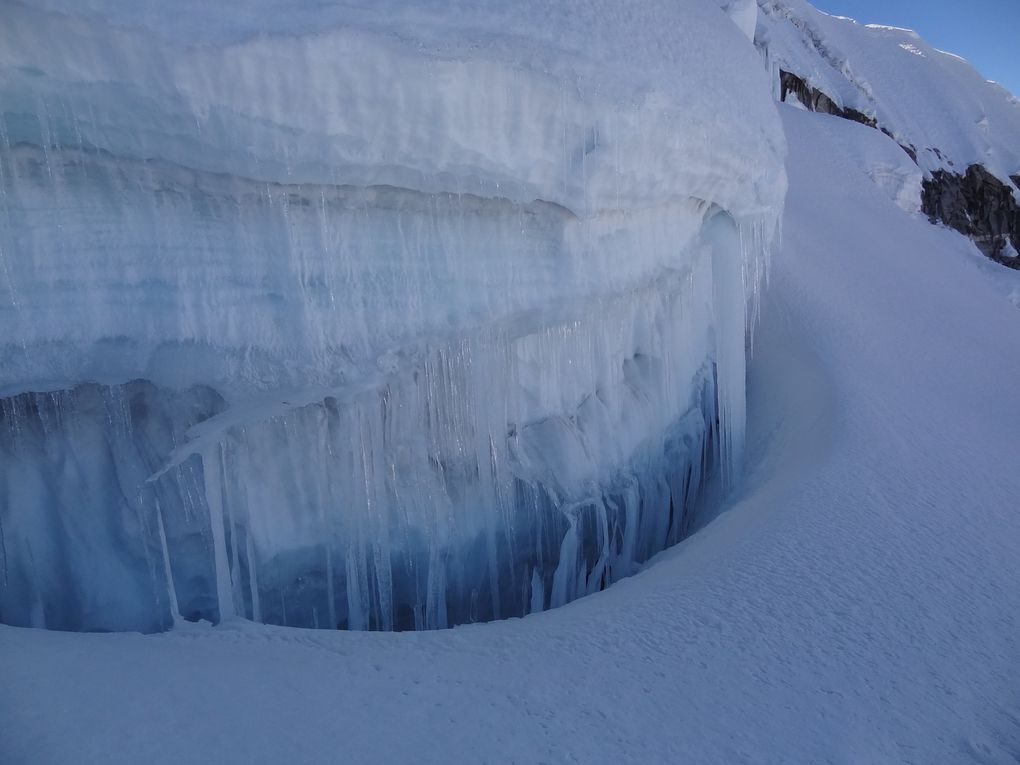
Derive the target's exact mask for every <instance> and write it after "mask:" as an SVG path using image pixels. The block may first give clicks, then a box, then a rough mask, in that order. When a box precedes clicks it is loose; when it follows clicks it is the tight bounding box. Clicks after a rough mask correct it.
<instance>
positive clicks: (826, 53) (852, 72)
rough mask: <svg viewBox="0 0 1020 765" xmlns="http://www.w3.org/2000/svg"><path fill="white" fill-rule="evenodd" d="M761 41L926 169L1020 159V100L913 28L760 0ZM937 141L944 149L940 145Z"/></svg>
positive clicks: (1004, 172) (1011, 165)
mask: <svg viewBox="0 0 1020 765" xmlns="http://www.w3.org/2000/svg"><path fill="white" fill-rule="evenodd" d="M758 6H759V10H760V13H759V15H758V27H757V31H756V37H755V40H756V44H757V45H759V46H760V47H763V48H766V49H767V51H768V57H769V59H770V61H771V62H772V64H773V65H774V66H775V67H777V68H782V69H784V70H786V71H788V72H792V73H793V74H796V75H797V76H798V77H800V78H801V79H803V80H805V81H806V82H807V83H808V84H809V85H811V86H812V87H814V88H817V89H818V90H821V91H823V92H824V93H825V94H826V95H828V96H829V97H830V98H832V99H833V101H835V103H836V104H837V105H838V106H840V107H844V108H847V107H848V108H852V109H856V110H857V111H859V112H861V113H863V114H866V115H868V116H871V117H874V118H876V119H877V120H878V124H879V126H880V127H882V128H885V129H886V130H889V131H890V132H891V133H892V135H893V136H894V137H895V139H896V141H898V142H899V143H900V144H902V145H903V146H912V147H914V148H915V149H916V150H917V159H918V163H919V165H920V166H921V168H922V169H923V170H925V171H931V170H937V169H955V171H956V172H958V173H963V172H964V171H965V170H966V168H967V166H968V165H971V164H982V165H984V166H985V167H986V168H987V169H988V170H989V171H990V172H991V173H992V174H993V175H995V176H997V177H998V178H999V179H1000V180H1002V181H1004V182H1005V183H1009V175H1012V174H1016V173H1017V171H1018V169H1020V146H1018V144H1017V140H1016V136H1017V135H1018V134H1020V102H1018V101H1017V100H1016V98H1014V97H1013V96H1012V95H1010V94H1009V92H1008V91H1006V89H1005V88H1003V87H1002V86H1000V85H998V84H996V83H993V82H988V81H987V80H985V79H984V78H983V77H982V76H981V75H980V74H979V73H978V72H977V71H976V70H975V69H974V68H973V67H972V66H971V65H970V64H969V63H967V61H965V60H964V59H962V58H960V57H959V56H955V55H953V54H950V53H945V52H943V51H940V50H937V49H935V48H933V47H931V46H930V45H928V43H926V42H925V41H924V40H923V39H921V37H920V36H919V35H918V34H917V33H916V32H914V31H912V30H909V29H898V28H896V27H887V26H880V25H875V24H869V25H862V24H859V23H857V22H856V21H854V20H853V19H848V18H844V17H840V16H830V15H828V14H826V13H823V12H822V11H819V10H817V9H816V8H814V7H813V6H811V5H810V4H809V3H807V2H806V1H805V0H758ZM936 150H937V151H936Z"/></svg>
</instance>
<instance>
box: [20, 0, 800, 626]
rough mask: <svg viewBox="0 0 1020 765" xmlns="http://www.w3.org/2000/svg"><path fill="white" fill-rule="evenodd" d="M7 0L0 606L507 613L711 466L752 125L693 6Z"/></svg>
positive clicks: (412, 615)
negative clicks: (212, 5)
mask: <svg viewBox="0 0 1020 765" xmlns="http://www.w3.org/2000/svg"><path fill="white" fill-rule="evenodd" d="M42 7H43V8H48V9H49V10H40V9H39V8H32V9H30V8H27V7H25V6H22V5H19V4H11V3H0V14H2V16H3V21H4V24H2V25H0V324H2V326H3V328H4V330H5V331H4V333H3V336H2V337H0V395H2V396H3V398H2V407H0V460H2V461H0V534H2V542H3V544H2V546H0V555H2V556H3V558H2V561H0V562H2V578H0V620H2V621H4V622H8V623H14V624H33V625H37V626H47V627H51V628H61V629H142V630H155V629H161V628H165V627H167V626H169V625H171V624H172V623H173V622H174V621H175V620H177V619H180V618H189V619H194V618H202V617H204V618H208V619H211V620H216V619H221V618H226V617H228V616H231V615H235V614H236V615H241V616H245V617H248V618H252V619H255V620H262V621H269V622H274V623H281V624H292V625H302V626H319V627H331V628H333V627H337V626H341V627H350V628H360V629H366V628H372V629H405V628H426V627H442V626H447V625H449V624H454V623H461V622H466V621H474V620H482V619H492V618H501V617H506V616H510V615H521V614H525V613H528V612H530V611H534V610H541V609H544V608H549V607H553V606H556V605H560V604H562V603H565V602H567V601H569V600H570V599H572V598H575V597H578V596H579V595H582V594H585V593H587V592H591V591H593V590H597V589H599V588H601V587H603V586H605V585H606V584H607V583H608V582H610V581H612V580H613V579H615V578H618V577H620V576H624V575H626V574H628V573H629V572H631V571H632V570H633V569H634V566H635V565H636V564H638V563H640V562H641V561H643V560H645V559H647V558H648V557H649V556H650V555H652V554H654V553H655V552H657V551H658V550H660V549H662V548H663V547H664V546H666V545H667V544H669V543H671V542H673V541H675V540H676V539H678V538H679V537H680V536H681V535H682V534H683V533H684V531H685V529H686V526H687V524H688V523H689V521H690V511H691V508H692V506H693V504H694V503H695V501H696V498H697V496H698V492H699V489H700V487H701V486H702V484H703V482H704V481H705V480H706V475H707V474H708V473H709V472H710V471H711V470H712V469H718V470H720V471H721V472H722V475H723V478H724V480H726V481H733V480H735V477H736V476H737V475H738V474H739V465H740V454H741V448H742V439H743V430H742V429H743V410H744V400H743V374H744V367H743V360H744V336H745V326H746V323H747V316H748V306H749V305H750V306H753V305H754V295H755V292H756V289H757V286H758V285H759V283H760V282H761V278H762V275H763V271H764V265H765V262H766V258H767V250H768V243H769V241H770V240H771V238H772V236H773V232H774V227H775V224H776V220H777V219H778V214H779V210H780V207H781V200H782V196H783V193H784V191H785V179H784V176H783V171H782V152H783V150H784V149H783V143H782V138H781V133H780V131H779V126H778V124H777V121H776V117H775V114H774V111H773V106H772V103H771V100H770V89H769V84H768V80H767V76H766V73H765V72H764V71H762V70H761V67H760V62H759V60H758V57H757V55H756V54H755V52H754V49H753V47H752V46H751V44H750V42H749V41H748V40H747V39H746V38H745V37H744V36H743V35H742V34H741V32H740V30H739V29H738V28H737V27H736V26H735V25H734V24H733V23H732V22H731V21H730V20H729V19H728V18H727V17H726V16H725V15H724V14H723V12H722V11H721V10H720V9H719V8H718V7H717V6H716V5H715V4H713V3H711V2H707V0H706V2H695V1H693V0H692V1H691V2H685V3H675V2H670V3H663V4H661V5H659V4H656V3H648V4H642V6H641V7H640V8H635V9H631V10H629V11H628V12H626V13H623V12H621V10H620V8H619V7H617V5H616V4H614V3H597V2H592V3H581V4H576V5H575V4H570V7H569V8H568V7H567V6H566V5H563V6H561V5H558V4H551V5H550V4H535V5H531V4H527V3H525V4H520V5H518V6H515V7H514V8H504V7H493V8H488V7H487V5H486V4H481V5H479V4H474V3H465V4H450V3H430V2H418V3H410V4H408V3H401V4H388V3H374V4H364V5H359V4H353V5H350V6H344V7H343V8H338V9H333V10H326V11H323V10H321V9H320V8H317V7H315V8H313V7H312V6H311V5H308V6H306V5H304V4H302V3H294V4H289V5H287V6H286V8H284V6H283V5H278V4H275V3H271V2H260V3H255V4H245V5H244V6H243V7H238V8H234V9H233V10H234V11H235V13H233V14H231V13H230V12H229V10H230V9H226V10H225V9H223V8H220V7H219V6H217V8H216V9H212V10H210V9H206V8H203V7H202V6H201V5H200V4H195V6H194V7H191V6H190V4H188V3H184V4H182V5H181V6H180V7H177V6H175V9H174V12H173V13H170V12H169V11H168V10H167V9H166V8H163V7H162V6H160V5H158V4H148V3H139V4H128V5H125V6H123V7H122V6H119V5H117V4H116V3H113V2H109V3H106V2H99V3H91V4H89V5H88V6H78V5H77V4H71V5H70V6H67V5H65V4H61V3H59V2H45V3H43V4H42ZM720 93H726V97H725V98H720V96H719V94H720ZM738 111H739V114H738ZM752 311H753V308H752Z"/></svg>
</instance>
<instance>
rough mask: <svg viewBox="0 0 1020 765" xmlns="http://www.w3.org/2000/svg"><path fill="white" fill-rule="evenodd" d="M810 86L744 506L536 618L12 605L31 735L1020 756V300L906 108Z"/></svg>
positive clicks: (280, 753) (253, 757) (207, 756)
mask: <svg viewBox="0 0 1020 765" xmlns="http://www.w3.org/2000/svg"><path fill="white" fill-rule="evenodd" d="M780 109H781V111H782V117H783V121H784V124H785V129H786V134H787V137H788V139H789V141H790V143H791V145H793V146H795V147H797V150H796V151H795V152H793V153H792V154H791V155H790V157H789V159H788V169H789V177H790V183H791V185H790V193H789V198H788V201H787V207H786V213H785V220H784V242H783V248H782V252H781V253H780V254H779V255H778V256H777V258H776V261H775V263H774V271H773V274H772V280H771V287H770V289H769V291H768V293H767V295H766V304H765V305H764V307H763V313H762V320H761V324H760V326H759V329H758V332H757V334H756V338H755V354H754V357H753V360H752V362H751V365H750V369H749V401H750V412H751V420H750V433H749V449H750V466H749V471H748V474H747V476H746V480H745V488H744V491H743V493H742V494H741V495H740V496H739V497H738V498H736V499H735V500H734V501H733V502H732V503H731V504H730V506H729V507H728V509H726V510H725V512H722V513H721V514H719V515H718V516H717V517H715V518H713V519H709V520H708V521H707V522H706V523H705V524H704V525H703V527H702V528H700V529H699V530H698V531H697V532H696V533H695V534H694V535H693V536H691V537H689V538H688V539H687V540H686V541H684V542H682V543H681V544H680V545H678V546H677V547H676V548H674V549H672V550H670V551H668V552H666V553H664V554H662V555H661V556H659V558H657V559H656V560H655V561H653V562H652V563H651V564H650V565H649V566H647V567H646V569H645V570H644V571H642V572H641V573H640V574H638V575H636V576H634V577H632V578H630V579H627V580H624V581H623V582H621V583H619V584H616V585H614V586H613V587H611V588H610V589H608V590H606V591H604V592H601V593H599V594H596V595H593V596H591V597H588V598H584V599H582V600H579V601H576V602H574V603H572V604H570V605H568V606H566V607H564V608H561V609H557V610H555V611H552V612H547V613H543V614H537V615H532V616H528V617H526V618H524V619H520V620H510V621H506V622H500V623H493V624H487V625H475V626H469V627H459V628H456V629H452V630H446V631H438V632H430V633H402V634H368V633H360V634H359V633H330V632H323V631H303V630H295V629H284V628H274V627H258V626H253V625H251V624H249V623H247V622H241V621H237V622H228V623H225V624H223V625H221V626H220V627H218V628H195V629H191V630H185V631H174V632H171V633H167V634H163V635H158V636H141V635H131V634H118V635H82V634H63V633H56V632H44V631H36V630H28V629H20V628H10V627H4V628H0V676H2V677H3V678H4V683H3V691H2V696H0V705H2V706H0V710H2V714H0V742H2V744H0V746H3V747H4V753H5V761H6V762H11V763H52V762H104V763H113V762H141V761H144V762H175V763H176V762H190V761H222V762H259V763H261V762H266V763H269V762H281V761H305V762H330V761H335V760H336V759H337V758H347V759H351V760H357V761H366V762H372V761H374V762H410V761H415V762H449V761H464V762H477V761H492V762H539V761H545V762H566V761H587V762H626V761H633V762H691V763H717V762H731V763H777V762H889V763H892V762H904V763H907V762H953V763H969V762H973V763H988V764H991V763H1005V762H1010V761H1012V760H1014V759H1016V757H1017V755H1018V754H1020V692H1018V688H1020V683H1018V680H1020V678H1018V669H1017V668H1018V667H1020V623H1018V614H1020V588H1018V587H1017V586H1016V583H1017V582H1018V581H1020V554H1018V550H1020V516H1018V513H1017V505H1016V498H1017V496H1020V474H1018V473H1017V471H1016V469H1015V462H1016V444H1017V434H1018V433H1020V405H1018V400H1017V393H1016V388H1015V386H1013V385H1010V384H1008V381H1015V380H1017V379H1020V356H1018V355H1017V353H1016V348H1017V347H1018V341H1020V315H1018V314H1017V310H1016V307H1015V306H1013V305H1012V304H1011V303H1010V302H1009V300H1008V299H1006V297H1005V296H1004V295H1003V294H1002V293H1001V292H1000V291H999V289H998V286H997V285H996V284H995V283H994V281H993V280H992V279H990V278H989V276H988V273H987V272H986V271H985V270H983V269H982V268H980V267H978V265H977V263H978V261H977V260H975V259H971V257H970V254H971V253H972V252H973V246H972V245H971V244H970V243H969V242H967V241H966V240H965V239H963V238H962V237H960V236H958V235H956V234H954V233H952V232H948V231H945V230H943V229H940V228H936V227H933V226H931V225H929V224H928V223H927V222H926V221H924V220H923V219H921V218H919V217H918V216H916V215H911V214H910V213H908V212H906V211H904V210H903V209H902V208H900V207H898V206H897V205H896V204H895V203H894V202H893V201H892V200H891V199H889V197H888V195H887V194H886V193H885V191H884V190H882V189H881V188H878V187H876V185H875V182H874V180H873V179H872V178H871V177H869V176H868V174H867V173H866V172H864V171H863V170H862V168H861V167H860V166H859V165H858V164H857V161H856V160H855V159H854V158H853V157H854V155H855V154H856V155H868V154H870V153H872V151H873V149H872V148H869V147H868V146H867V145H866V144H867V142H868V141H874V140H883V139H882V136H881V135H880V134H878V133H877V132H875V131H869V130H863V129H861V128H860V127H859V126H856V125H853V124H850V123H847V122H845V121H842V120H839V119H836V118H832V117H828V116H824V115H815V114H810V113H805V112H801V111H797V110H794V109H790V108H786V107H780ZM847 146H849V147H851V149H852V151H851V152H850V153H847V152H846V151H845V147H847Z"/></svg>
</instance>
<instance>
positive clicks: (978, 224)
mask: <svg viewBox="0 0 1020 765" xmlns="http://www.w3.org/2000/svg"><path fill="white" fill-rule="evenodd" d="M1010 178H1011V179H1012V180H1014V182H1015V181H1016V176H1010ZM921 209H922V210H923V211H924V213H925V215H927V216H928V218H929V220H931V221H932V223H936V222H941V223H944V224H946V225H947V226H949V227H950V228H954V229H956V230H957V231H959V232H960V233H962V234H966V235H967V236H969V237H970V238H971V239H973V240H974V243H975V244H977V246H978V248H979V249H980V250H981V251H982V252H983V253H985V255H987V256H988V257H990V258H991V259H992V260H995V261H997V262H999V263H1002V264H1003V265H1006V266H1009V267H1010V268H1016V269H1020V258H1015V257H1012V258H1011V257H1007V256H1006V254H1005V253H1006V245H1007V243H1009V242H1012V245H1013V248H1014V249H1016V250H1018V251H1020V206H1018V205H1017V203H1016V200H1015V199H1014V197H1013V190H1012V189H1011V188H1010V187H1009V186H1008V185H1007V184H1005V183H1003V182H1002V181H1000V180H999V179H998V178H996V177H995V176H994V175H992V174H991V173H990V172H988V170H986V169H985V168H984V167H983V166H981V165H971V166H970V167H968V168H967V172H966V173H964V174H963V175H958V174H957V173H953V172H950V171H948V170H936V171H935V172H933V173H932V174H931V177H930V178H926V179H925V180H924V183H923V184H922V188H921Z"/></svg>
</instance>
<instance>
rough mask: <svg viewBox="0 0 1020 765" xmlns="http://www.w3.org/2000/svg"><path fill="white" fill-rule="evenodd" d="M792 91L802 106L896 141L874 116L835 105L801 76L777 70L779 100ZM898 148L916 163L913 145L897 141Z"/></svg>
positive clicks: (783, 99) (915, 151)
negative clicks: (840, 118) (857, 124)
mask: <svg viewBox="0 0 1020 765" xmlns="http://www.w3.org/2000/svg"><path fill="white" fill-rule="evenodd" d="M790 93H793V94H794V95H795V96H797V100H798V101H800V102H801V103H802V104H804V106H805V107H806V108H808V109H810V110H811V111H813V112H822V113H823V114H832V115H833V116H836V117H842V118H843V119H845V120H850V121H851V122H858V123H860V124H861V125H867V126H868V127H870V128H878V129H880V130H881V131H882V132H883V133H885V134H886V135H887V136H889V137H890V138H892V139H893V140H894V141H896V136H894V135H893V134H892V133H891V132H889V130H887V129H886V128H884V127H882V128H879V125H878V121H877V120H876V119H875V118H874V117H869V116H868V115H867V114H864V112H859V111H857V110H856V109H851V108H850V107H842V106H837V105H836V102H835V101H833V100H832V99H831V98H830V97H829V96H828V95H827V94H826V93H825V92H823V91H821V90H819V89H818V88H813V87H811V86H810V85H808V84H807V83H806V82H805V81H804V80H803V79H802V78H800V77H798V76H797V75H795V74H793V73H792V72H787V71H785V70H783V69H780V70H779V100H780V101H785V100H786V97H787V96H788V95H789V94H790ZM896 142H897V144H899V146H900V148H901V149H903V151H905V152H906V153H907V154H908V155H909V156H910V158H911V159H912V160H914V163H915V164H916V163H917V149H915V148H914V147H913V146H904V145H903V144H901V143H899V141H896Z"/></svg>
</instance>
